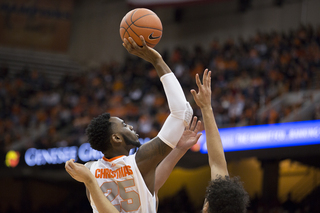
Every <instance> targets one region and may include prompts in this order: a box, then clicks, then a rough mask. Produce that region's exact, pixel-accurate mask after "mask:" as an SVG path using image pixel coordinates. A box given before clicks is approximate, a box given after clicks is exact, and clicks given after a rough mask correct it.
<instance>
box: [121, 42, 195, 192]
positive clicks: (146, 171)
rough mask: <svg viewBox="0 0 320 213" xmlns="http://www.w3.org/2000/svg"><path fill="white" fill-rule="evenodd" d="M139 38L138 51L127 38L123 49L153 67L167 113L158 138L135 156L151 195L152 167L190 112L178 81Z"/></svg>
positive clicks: (172, 142) (175, 138) (175, 139)
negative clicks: (167, 109)
mask: <svg viewBox="0 0 320 213" xmlns="http://www.w3.org/2000/svg"><path fill="white" fill-rule="evenodd" d="M140 38H141V41H142V43H143V46H142V47H139V46H138V45H137V44H136V43H135V42H134V41H133V39H132V38H129V41H128V40H126V39H124V43H123V46H124V47H125V48H126V49H127V51H128V52H129V53H131V54H133V55H136V56H139V57H140V58H142V59H144V60H146V61H148V62H150V63H151V64H152V65H153V66H154V67H155V69H156V71H157V73H158V76H159V77H160V80H161V82H162V85H163V88H164V91H165V94H166V97H167V101H168V105H169V109H170V115H169V116H168V118H167V119H166V121H165V123H164V125H163V126H162V128H161V130H160V132H159V134H158V136H157V137H155V138H154V139H152V140H151V141H150V142H148V143H145V144H144V145H142V146H141V147H140V148H139V150H138V152H137V154H136V161H137V165H138V167H139V170H140V172H141V174H142V176H143V177H144V180H145V182H146V184H147V186H148V188H149V190H150V191H151V192H153V191H154V175H155V169H156V166H157V165H158V164H159V162H160V161H162V160H163V159H164V158H165V157H166V156H167V155H168V153H169V152H170V151H171V150H172V149H173V148H174V147H176V145H177V143H178V141H179V139H180V138H181V136H182V133H183V131H184V128H185V126H187V125H189V123H190V121H191V119H192V114H193V111H192V108H191V107H190V105H189V103H188V102H187V100H186V97H185V95H184V93H183V90H182V88H181V86H180V83H179V81H178V80H177V78H176V76H175V75H174V74H173V73H172V71H171V69H170V68H169V67H168V65H167V64H166V63H165V61H164V60H163V58H162V56H161V55H160V54H159V53H158V52H157V51H156V50H154V49H152V48H150V47H148V46H147V45H146V42H145V40H144V38H143V37H142V36H141V37H140Z"/></svg>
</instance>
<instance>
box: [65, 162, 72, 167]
mask: <svg viewBox="0 0 320 213" xmlns="http://www.w3.org/2000/svg"><path fill="white" fill-rule="evenodd" d="M70 162H71V160H68V161H67V162H66V164H65V168H67V167H70Z"/></svg>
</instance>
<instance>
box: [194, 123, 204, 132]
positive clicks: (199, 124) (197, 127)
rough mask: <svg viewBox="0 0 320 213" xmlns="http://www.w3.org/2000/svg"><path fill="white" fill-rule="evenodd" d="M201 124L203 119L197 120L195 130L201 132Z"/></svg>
mask: <svg viewBox="0 0 320 213" xmlns="http://www.w3.org/2000/svg"><path fill="white" fill-rule="evenodd" d="M201 125H202V123H201V121H200V120H199V121H198V122H197V125H196V127H195V129H194V132H199V131H200V129H201Z"/></svg>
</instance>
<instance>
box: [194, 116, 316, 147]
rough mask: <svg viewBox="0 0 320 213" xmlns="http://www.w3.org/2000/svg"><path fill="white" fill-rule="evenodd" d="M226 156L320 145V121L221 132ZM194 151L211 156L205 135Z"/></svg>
mask: <svg viewBox="0 0 320 213" xmlns="http://www.w3.org/2000/svg"><path fill="white" fill-rule="evenodd" d="M219 133H220V137H221V140H222V145H223V148H224V151H225V152H230V151H243V150H251V149H266V148H277V147H288V146H303V145H312V144H320V120H313V121H299V122H292V123H279V124H269V125H257V126H246V127H235V128H223V129H220V130H219ZM192 150H193V151H200V152H201V153H208V150H207V146H206V134H205V132H204V131H203V133H202V136H201V137H200V139H199V141H198V143H197V144H196V145H195V146H194V147H192Z"/></svg>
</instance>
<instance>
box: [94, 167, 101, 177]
mask: <svg viewBox="0 0 320 213" xmlns="http://www.w3.org/2000/svg"><path fill="white" fill-rule="evenodd" d="M99 172H100V169H96V172H95V177H96V178H100V175H99V174H98V173H99Z"/></svg>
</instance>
